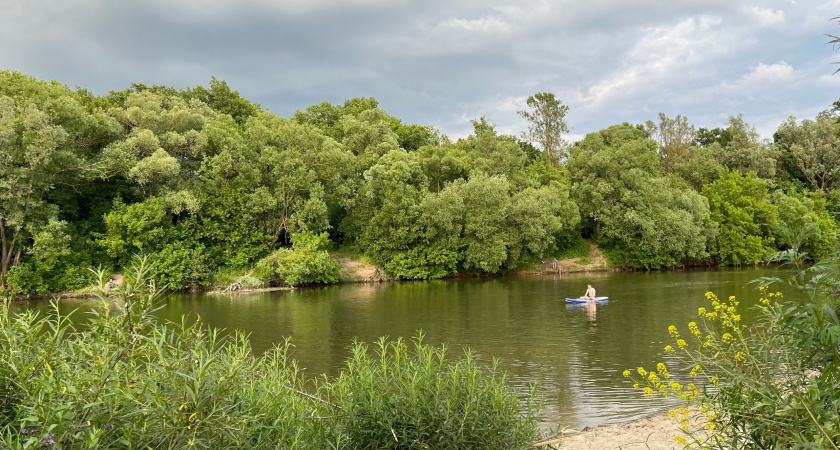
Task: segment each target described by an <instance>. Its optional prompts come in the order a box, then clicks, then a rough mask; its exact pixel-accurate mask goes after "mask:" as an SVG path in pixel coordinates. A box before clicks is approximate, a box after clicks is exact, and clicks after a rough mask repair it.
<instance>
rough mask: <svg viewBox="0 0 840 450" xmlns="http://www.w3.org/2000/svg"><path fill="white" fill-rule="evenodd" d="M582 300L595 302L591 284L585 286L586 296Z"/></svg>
mask: <svg viewBox="0 0 840 450" xmlns="http://www.w3.org/2000/svg"><path fill="white" fill-rule="evenodd" d="M582 298H583V299H584V300H595V288H594V287H592V285H591V284H587V285H586V295H584V296H583V297H582Z"/></svg>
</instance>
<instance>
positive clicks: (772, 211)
mask: <svg viewBox="0 0 840 450" xmlns="http://www.w3.org/2000/svg"><path fill="white" fill-rule="evenodd" d="M703 196H705V197H706V198H707V199H708V200H709V208H710V210H711V220H712V221H714V222H715V223H717V224H718V234H717V237H716V238H715V239H714V240H713V241H711V242H710V244H709V253H710V254H711V255H712V257H713V258H715V260H716V261H717V263H718V264H720V265H724V266H740V265H742V264H756V263H759V262H762V261H764V260H766V259H767V257H768V256H769V255H770V253H771V252H772V249H773V243H774V240H773V236H772V230H773V229H774V227H776V224H777V223H778V214H779V213H778V209H777V208H776V206H775V205H773V204H772V203H770V198H769V195H768V194H767V186H766V183H765V182H763V181H762V180H759V179H757V178H756V177H755V175H754V174H752V173H749V174H747V175H742V174H740V173H738V172H730V173H728V174H726V175H724V176H723V177H721V178H720V179H718V180H716V181H714V182H713V183H711V184H709V185H707V186H706V187H704V188H703Z"/></svg>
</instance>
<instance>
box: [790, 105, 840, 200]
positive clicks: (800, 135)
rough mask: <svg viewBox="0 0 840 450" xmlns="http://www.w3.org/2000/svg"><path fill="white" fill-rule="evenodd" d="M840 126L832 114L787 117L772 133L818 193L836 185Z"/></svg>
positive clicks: (839, 176) (839, 183) (838, 183)
mask: <svg viewBox="0 0 840 450" xmlns="http://www.w3.org/2000/svg"><path fill="white" fill-rule="evenodd" d="M838 133H840V125H838V124H837V120H836V119H835V118H832V117H819V118H817V119H816V120H803V121H802V122H801V123H800V124H797V123H796V118H795V117H790V118H788V120H787V121H786V122H784V123H782V124H781V125H780V126H779V130H778V131H777V132H776V133H775V135H774V136H775V138H776V143H777V145H778V146H779V147H781V148H782V149H784V150H785V151H788V152H790V154H791V155H792V156H793V159H794V161H795V162H796V164H797V166H798V168H799V170H800V171H801V173H802V175H803V176H804V177H805V178H806V179H807V180H808V182H809V183H810V184H811V187H812V188H814V189H819V190H820V191H822V192H827V191H829V190H832V189H835V188H837V187H838V186H840V138H838Z"/></svg>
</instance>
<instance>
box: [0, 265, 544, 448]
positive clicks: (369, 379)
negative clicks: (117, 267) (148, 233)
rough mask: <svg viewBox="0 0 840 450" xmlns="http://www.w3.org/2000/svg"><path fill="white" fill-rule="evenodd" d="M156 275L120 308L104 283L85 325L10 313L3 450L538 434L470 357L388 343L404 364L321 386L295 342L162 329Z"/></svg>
mask: <svg viewBox="0 0 840 450" xmlns="http://www.w3.org/2000/svg"><path fill="white" fill-rule="evenodd" d="M146 263H147V260H143V261H141V263H140V264H141V266H140V267H139V268H136V269H134V270H131V271H129V272H128V273H126V275H125V278H124V282H123V284H122V285H120V287H119V288H117V298H116V299H113V298H109V297H108V295H107V294H108V293H107V292H106V288H105V283H106V282H107V278H106V277H105V275H104V273H100V274H99V286H100V287H99V291H98V299H99V301H100V302H101V304H102V305H101V308H99V309H97V310H95V311H94V312H93V313H92V314H91V315H90V317H89V320H88V321H86V322H85V323H79V324H71V320H70V318H68V317H66V316H61V315H60V313H59V309H58V307H57V304H54V308H53V313H52V314H50V315H48V316H46V317H45V316H42V315H39V313H37V312H35V311H25V312H22V313H20V314H17V315H13V314H11V312H10V308H9V304H8V303H3V305H2V307H0V448H13V449H17V448H97V447H99V448H171V449H181V448H188V447H189V448H191V447H203V448H255V449H263V448H313V449H322V448H332V449H336V450H339V449H356V448H386V447H387V448H419V447H418V446H419V444H418V443H417V442H419V441H417V440H415V441H412V440H411V439H412V436H426V435H428V436H429V437H428V438H427V439H426V438H425V437H424V441H423V442H432V443H443V444H440V446H438V445H435V448H513V447H521V446H523V445H525V444H527V443H528V441H529V439H530V438H531V437H533V436H535V434H536V420H535V418H534V415H533V410H534V409H533V408H531V407H530V406H529V407H528V408H527V410H526V413H527V415H525V416H523V415H521V413H520V412H519V411H520V410H519V409H518V407H519V404H520V403H519V401H518V399H517V397H516V395H515V391H513V390H512V389H511V388H507V387H506V386H505V384H504V381H505V377H504V375H502V374H499V373H498V372H496V371H495V370H493V371H492V372H491V373H490V376H489V377H488V376H487V375H486V374H485V373H484V372H482V371H480V370H479V369H478V368H477V366H476V364H475V360H474V359H473V358H472V357H471V356H469V354H468V356H467V357H466V358H464V359H461V360H457V361H454V362H451V363H447V362H445V361H443V358H444V354H445V350H444V349H436V348H432V347H428V346H423V345H421V344H420V342H419V341H418V342H417V345H416V347H415V353H416V354H409V352H407V351H406V347H405V345H404V344H402V343H401V342H400V341H398V342H397V343H393V344H386V343H385V341H384V340H383V341H381V342H380V348H384V349H388V352H392V354H393V356H398V357H392V356H391V353H389V355H388V356H387V357H383V359H381V360H380V359H376V360H373V359H369V358H367V357H366V356H365V355H364V349H365V346H364V344H360V343H359V344H356V346H355V348H354V356H353V358H352V359H351V360H350V362H349V363H348V369H347V370H346V371H345V372H343V373H342V374H340V376H339V377H338V379H337V380H335V381H331V380H323V381H322V382H320V383H318V384H317V385H313V384H311V383H306V382H305V381H304V379H303V377H302V374H301V371H300V370H299V369H298V366H297V364H296V363H295V362H294V361H292V360H290V359H289V358H288V357H287V350H288V348H289V343H288V342H286V343H285V344H283V345H279V346H277V347H275V348H274V349H272V350H270V351H268V352H267V353H266V354H264V355H263V356H255V355H254V354H253V353H252V351H251V347H250V345H249V343H248V340H247V338H245V337H244V336H242V335H239V334H235V335H233V336H228V337H223V336H222V335H221V334H220V332H219V331H218V330H212V329H207V328H205V327H204V326H203V325H202V324H201V323H195V324H192V325H189V324H187V323H186V322H185V321H182V323H180V324H172V323H167V324H159V323H157V322H156V319H154V318H153V317H152V315H151V313H152V312H153V311H154V310H155V305H156V303H157V301H158V300H159V299H160V295H161V292H160V291H159V290H157V289H156V287H155V284H154V283H153V282H151V281H149V280H148V278H147V276H148V273H149V271H148V268H147V266H146ZM75 325H79V326H78V328H76V326H75ZM421 375H422V376H421ZM359 377H363V378H359ZM307 389H314V390H313V391H310V392H307ZM410 389H411V390H412V391H409V390H410ZM409 392H410V393H411V394H410V395H409ZM379 405H389V407H390V409H388V408H382V407H380V406H379ZM429 407H433V408H429ZM380 411H382V412H384V411H389V414H390V415H385V416H377V417H379V418H381V419H382V420H377V419H376V418H373V419H374V420H372V418H371V417H370V416H368V414H370V413H379V412H380ZM395 419H396V420H395ZM462 425H463V429H461V428H460V427H461V426H462ZM418 430H423V431H424V432H425V433H426V435H420V434H417V431H418ZM393 435H396V436H399V437H400V441H398V442H394V441H393V440H392V439H393V437H392V436H393ZM403 437H405V439H402V438H403ZM418 439H419V437H418Z"/></svg>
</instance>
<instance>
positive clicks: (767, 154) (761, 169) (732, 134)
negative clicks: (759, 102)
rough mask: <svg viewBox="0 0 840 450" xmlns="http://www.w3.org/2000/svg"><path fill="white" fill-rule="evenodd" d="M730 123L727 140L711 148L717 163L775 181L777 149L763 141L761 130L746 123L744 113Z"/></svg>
mask: <svg viewBox="0 0 840 450" xmlns="http://www.w3.org/2000/svg"><path fill="white" fill-rule="evenodd" d="M727 123H728V125H729V127H728V128H727V129H726V134H725V136H726V138H727V139H721V140H720V142H717V143H712V144H711V145H709V148H710V149H711V150H712V151H713V152H714V154H715V156H716V158H717V160H718V162H719V163H720V164H721V165H723V166H724V167H726V168H727V169H729V170H737V171H739V172H741V173H748V172H754V173H755V174H756V175H757V176H758V177H759V178H765V179H771V178H773V177H774V176H775V175H776V160H777V159H778V157H779V152H778V150H777V149H776V148H775V147H773V146H769V145H767V144H766V143H764V142H761V141H760V139H759V135H758V131H756V129H755V127H753V126H751V125H749V124H748V123H746V122H745V121H744V117H743V114H741V115H738V116H729V119H728V120H727ZM724 142H725V144H724Z"/></svg>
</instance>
